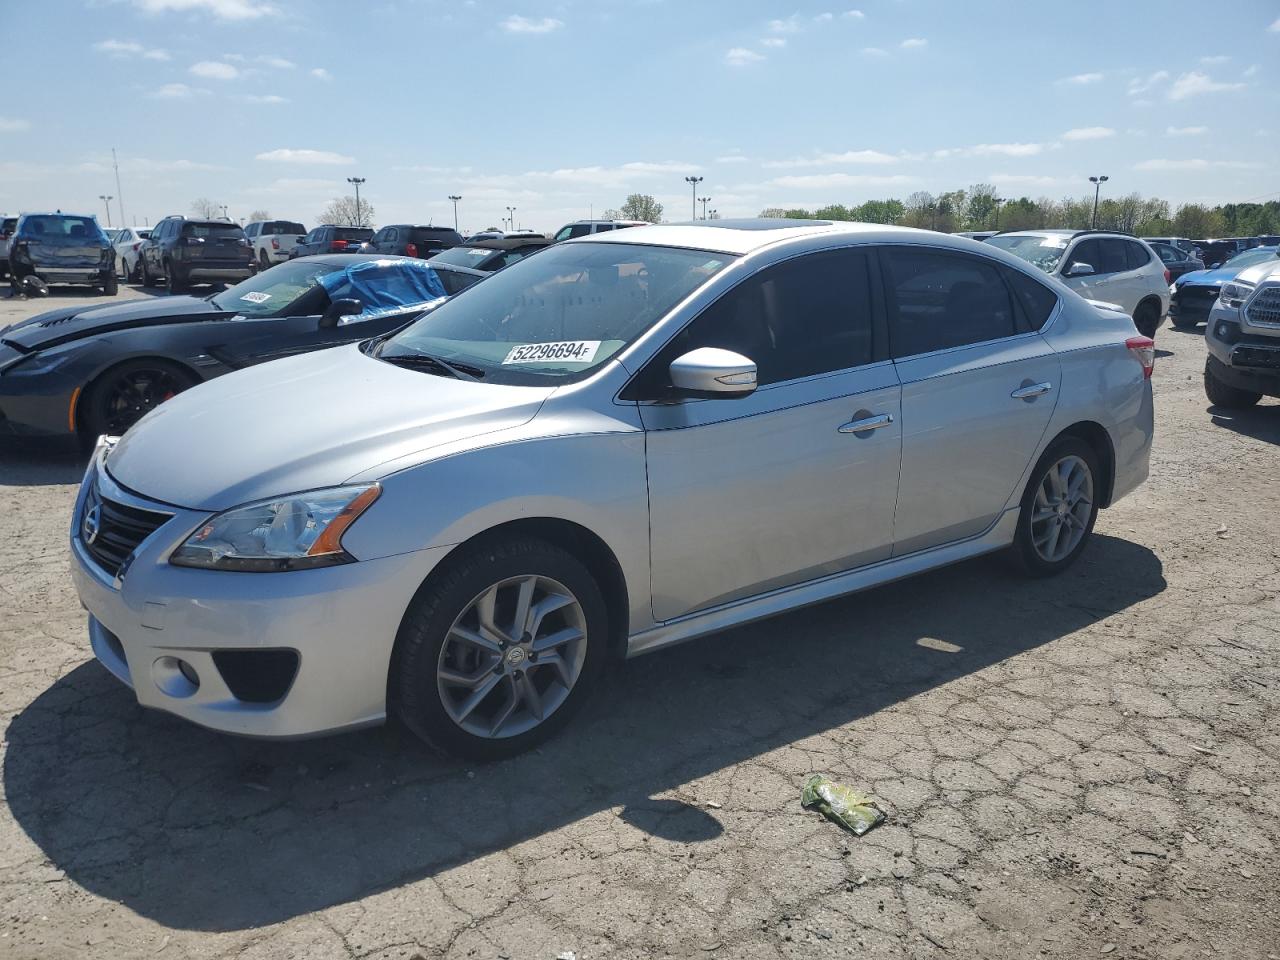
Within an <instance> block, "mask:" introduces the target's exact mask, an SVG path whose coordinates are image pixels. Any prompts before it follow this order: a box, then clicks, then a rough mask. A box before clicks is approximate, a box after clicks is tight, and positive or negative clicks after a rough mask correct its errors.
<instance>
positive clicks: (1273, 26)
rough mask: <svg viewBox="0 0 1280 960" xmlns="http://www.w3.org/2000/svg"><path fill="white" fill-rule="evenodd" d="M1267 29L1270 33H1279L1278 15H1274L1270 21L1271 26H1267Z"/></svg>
mask: <svg viewBox="0 0 1280 960" xmlns="http://www.w3.org/2000/svg"><path fill="white" fill-rule="evenodd" d="M1267 29H1268V30H1269V31H1270V32H1272V33H1280V17H1276V18H1275V19H1274V20H1273V21H1271V26H1269V27H1267Z"/></svg>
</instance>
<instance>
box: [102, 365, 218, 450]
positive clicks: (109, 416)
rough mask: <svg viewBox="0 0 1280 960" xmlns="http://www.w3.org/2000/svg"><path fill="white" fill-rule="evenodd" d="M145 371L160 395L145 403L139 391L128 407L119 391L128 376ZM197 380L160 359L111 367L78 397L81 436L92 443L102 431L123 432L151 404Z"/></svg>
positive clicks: (160, 401)
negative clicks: (79, 398) (135, 403)
mask: <svg viewBox="0 0 1280 960" xmlns="http://www.w3.org/2000/svg"><path fill="white" fill-rule="evenodd" d="M148 374H150V375H151V376H152V378H153V382H154V383H155V384H156V387H157V392H158V394H159V395H158V396H155V397H154V398H153V399H152V401H151V402H146V401H145V399H144V397H143V396H142V395H141V394H139V396H138V400H139V403H138V404H137V408H136V409H132V410H130V409H129V408H128V406H127V405H125V404H122V403H121V401H120V397H119V392H120V391H121V390H122V388H123V387H124V386H125V384H126V383H127V382H128V381H129V380H130V378H135V379H137V380H141V379H143V377H145V375H148ZM199 382H200V381H199V379H198V378H197V377H196V376H195V375H193V374H192V373H191V372H190V371H189V370H187V369H185V368H184V367H181V366H179V365H178V364H176V363H172V362H170V361H168V360H162V359H160V358H154V359H153V358H147V357H142V358H139V359H137V360H129V361H126V362H125V363H121V364H118V365H117V366H114V367H111V368H110V369H109V370H105V371H103V372H102V373H101V374H100V375H99V376H98V378H97V379H96V380H94V381H93V383H91V384H90V385H89V387H88V388H87V389H86V390H85V391H84V395H83V397H82V398H81V401H80V405H79V408H78V414H79V420H80V424H81V428H82V430H83V439H84V440H85V441H88V442H91V441H93V440H96V439H97V438H98V437H99V436H100V435H101V434H104V433H108V434H115V435H119V434H121V433H124V432H125V430H127V429H128V428H129V427H131V426H133V424H134V423H136V422H137V421H138V420H140V419H141V418H142V417H143V415H145V414H146V413H148V412H149V411H150V410H151V409H152V408H153V407H155V406H158V405H159V404H160V403H163V402H164V401H165V400H168V399H169V398H170V397H171V396H173V395H174V394H178V393H181V392H182V391H183V390H188V389H190V388H191V387H194V386H195V385H196V384H197V383H199Z"/></svg>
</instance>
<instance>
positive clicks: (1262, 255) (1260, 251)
mask: <svg viewBox="0 0 1280 960" xmlns="http://www.w3.org/2000/svg"><path fill="white" fill-rule="evenodd" d="M1278 249H1280V248H1277V247H1254V248H1253V249H1252V250H1246V251H1245V252H1244V253H1237V254H1236V255H1235V256H1234V257H1232V258H1231V259H1230V260H1228V261H1227V262H1226V263H1224V264H1223V265H1222V268H1223V269H1224V270H1225V269H1226V268H1227V267H1231V268H1232V269H1235V270H1243V269H1244V268H1245V267H1252V266H1253V265H1254V264H1255V263H1262V262H1264V261H1266V260H1274V259H1275V258H1276V252H1277V250H1278Z"/></svg>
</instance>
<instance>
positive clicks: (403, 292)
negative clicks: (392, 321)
mask: <svg viewBox="0 0 1280 960" xmlns="http://www.w3.org/2000/svg"><path fill="white" fill-rule="evenodd" d="M317 282H318V283H319V284H320V285H321V286H322V287H324V289H325V292H326V293H328V294H329V298H330V299H331V300H337V299H340V298H343V297H352V298H354V299H356V300H359V301H360V302H362V303H363V304H364V311H363V312H362V313H360V314H359V315H358V316H359V319H361V320H367V319H369V318H370V317H377V316H380V315H382V314H384V313H399V312H402V311H403V310H404V308H405V307H412V306H418V305H425V304H428V303H430V302H431V301H433V300H439V299H440V298H441V297H446V296H448V294H447V293H446V292H445V289H444V284H442V283H441V282H440V278H439V277H438V276H436V272H435V271H434V270H432V269H431V267H430V266H429V265H428V264H427V262H426V261H425V260H364V261H362V262H360V263H353V264H352V265H351V266H349V267H347V268H346V269H345V270H335V271H333V272H332V273H326V274H324V275H323V276H321V277H318V278H317ZM343 319H344V320H347V321H348V322H350V321H351V320H354V319H356V318H355V317H344V318H343Z"/></svg>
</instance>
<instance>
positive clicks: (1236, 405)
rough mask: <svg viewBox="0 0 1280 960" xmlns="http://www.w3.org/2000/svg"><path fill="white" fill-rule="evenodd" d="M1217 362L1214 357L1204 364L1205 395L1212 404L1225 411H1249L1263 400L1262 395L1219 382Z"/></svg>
mask: <svg viewBox="0 0 1280 960" xmlns="http://www.w3.org/2000/svg"><path fill="white" fill-rule="evenodd" d="M1216 362H1217V361H1215V360H1214V358H1213V357H1209V358H1207V359H1206V360H1205V362H1204V395H1205V396H1206V397H1208V398H1209V402H1210V403H1212V404H1213V405H1214V406H1215V407H1222V409H1224V410H1247V409H1249V408H1250V407H1252V406H1255V405H1256V404H1257V403H1258V401H1259V400H1261V399H1262V394H1261V393H1254V392H1253V391H1252V390H1241V389H1240V388H1239V387H1233V386H1231V385H1230V384H1229V383H1224V382H1223V381H1222V380H1219V379H1218V376H1217V374H1215V373H1214V370H1213V365H1214V363H1216Z"/></svg>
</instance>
